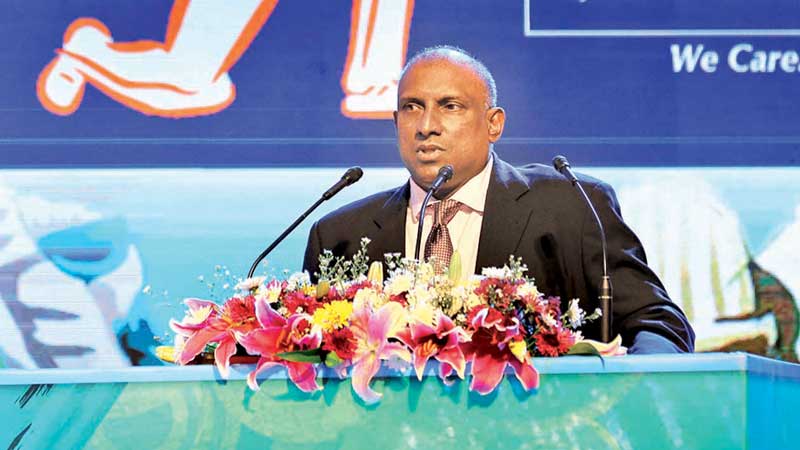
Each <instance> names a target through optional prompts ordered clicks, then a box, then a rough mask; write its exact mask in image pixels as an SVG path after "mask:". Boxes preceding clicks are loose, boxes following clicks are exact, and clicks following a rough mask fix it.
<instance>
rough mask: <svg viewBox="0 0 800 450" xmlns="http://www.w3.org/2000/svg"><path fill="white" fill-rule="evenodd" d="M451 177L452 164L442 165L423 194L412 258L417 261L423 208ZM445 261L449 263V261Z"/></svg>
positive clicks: (423, 213) (423, 215)
mask: <svg viewBox="0 0 800 450" xmlns="http://www.w3.org/2000/svg"><path fill="white" fill-rule="evenodd" d="M451 178H453V166H451V165H450V164H447V165H446V166H442V168H441V169H439V173H438V174H437V175H436V178H435V179H434V180H433V183H431V187H430V189H428V193H427V194H425V200H423V201H422V207H421V208H420V209H419V225H418V226H417V245H416V246H415V247H414V259H416V260H417V261H419V246H420V244H421V243H422V223H423V220H424V218H425V208H427V207H428V201H429V200H430V199H431V196H432V195H433V194H435V193H436V191H438V190H439V188H440V187H442V185H443V184H445V183H447V182H448V181H450V179H451ZM447 262H448V263H449V262H450V261H447Z"/></svg>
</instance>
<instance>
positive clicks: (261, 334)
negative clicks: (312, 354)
mask: <svg viewBox="0 0 800 450" xmlns="http://www.w3.org/2000/svg"><path fill="white" fill-rule="evenodd" d="M256 318H257V319H258V323H259V324H260V325H261V328H258V329H255V330H253V331H250V332H249V333H247V334H242V333H237V334H236V336H237V339H238V341H239V343H240V344H242V346H244V348H245V349H246V350H247V352H248V353H250V354H253V355H261V358H259V360H258V364H257V365H256V368H255V370H253V371H252V372H250V374H248V375H247V385H248V386H250V388H251V389H253V390H254V391H257V390H258V389H259V386H258V381H257V380H256V377H257V376H258V374H259V373H261V372H263V371H264V370H267V369H269V368H271V367H276V366H283V367H285V368H286V371H287V373H288V374H289V379H291V380H292V382H294V384H295V385H296V386H297V387H298V388H299V389H300V390H302V391H304V392H314V391H316V390H319V389H322V388H321V387H320V386H319V384H317V380H316V378H317V369H316V368H315V367H314V365H313V364H312V363H301V362H294V361H286V360H284V359H281V358H280V357H278V356H276V354H277V353H283V352H292V351H299V350H312V349H315V348H319V346H320V344H321V343H322V333H321V332H319V331H313V330H312V329H311V316H309V315H308V314H293V315H292V316H291V317H289V319H288V320H287V319H285V318H284V317H283V316H281V315H280V314H278V312H277V311H275V310H274V309H272V307H270V306H269V304H268V303H267V302H266V301H264V300H263V299H262V300H258V301H256Z"/></svg>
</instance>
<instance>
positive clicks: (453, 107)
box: [444, 103, 461, 111]
mask: <svg viewBox="0 0 800 450" xmlns="http://www.w3.org/2000/svg"><path fill="white" fill-rule="evenodd" d="M444 109H446V110H448V111H458V110H459V109H461V105H460V104H458V103H445V105H444Z"/></svg>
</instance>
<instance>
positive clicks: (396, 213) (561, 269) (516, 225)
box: [303, 47, 694, 353]
mask: <svg viewBox="0 0 800 450" xmlns="http://www.w3.org/2000/svg"><path fill="white" fill-rule="evenodd" d="M496 102H497V91H496V87H495V84H494V80H493V78H492V76H491V74H490V73H489V71H488V70H487V69H486V67H485V66H483V64H482V63H480V62H479V61H477V60H475V59H474V58H472V57H471V56H470V55H468V54H466V53H465V52H464V51H463V50H460V49H458V48H454V47H434V48H431V49H426V50H423V51H422V52H420V53H419V54H417V55H416V56H414V57H413V58H412V59H411V60H409V62H408V64H407V65H406V67H405V68H404V69H403V72H402V74H401V77H400V83H399V87H398V104H397V111H396V112H395V113H394V122H395V128H396V130H397V140H398V147H399V150H400V158H401V159H402V160H403V163H404V164H405V166H406V168H407V169H408V171H409V173H410V174H411V179H410V180H409V182H408V183H406V184H404V185H403V186H401V187H399V188H396V189H393V190H389V191H386V192H381V193H378V194H375V195H372V196H370V197H367V198H365V199H362V200H359V201H357V202H354V203H351V204H349V205H347V206H345V207H343V208H341V209H339V210H337V211H334V212H333V213H331V214H329V215H327V216H326V217H324V218H322V219H321V220H320V221H319V222H317V223H316V224H314V226H313V227H312V229H311V233H310V236H309V241H308V246H307V248H306V254H305V261H304V264H303V267H304V269H306V270H308V271H309V272H310V273H312V274H313V273H314V272H316V271H317V270H318V259H317V257H318V255H319V253H320V252H321V251H322V250H323V249H330V250H332V251H333V253H334V254H335V255H345V256H348V257H350V256H352V255H353V254H354V253H355V252H356V251H357V250H358V248H359V240H360V238H361V237H362V236H366V237H369V238H370V239H371V241H372V242H371V243H370V245H369V257H370V259H372V260H382V259H383V255H384V254H385V253H394V252H402V253H404V254H405V255H406V256H409V257H413V256H414V247H415V245H414V243H415V241H416V234H417V232H416V228H417V223H418V222H417V217H416V216H417V214H418V211H419V208H420V207H421V204H422V199H423V197H424V195H425V190H427V189H428V188H429V187H430V185H431V184H432V182H433V180H434V179H435V177H436V175H437V173H438V171H439V168H441V167H442V166H444V165H446V164H450V165H452V166H453V168H454V173H455V175H454V176H453V178H452V179H451V180H450V181H448V182H447V183H445V184H444V186H443V187H442V189H441V190H440V191H439V192H438V193H437V197H438V199H437V200H435V201H432V203H434V205H433V208H431V207H430V206H429V208H428V210H426V212H425V214H426V220H425V224H426V225H427V226H426V228H425V229H424V230H423V236H422V241H423V242H425V254H424V255H425V256H426V257H428V256H430V255H431V254H434V255H441V254H444V255H448V254H451V253H452V251H453V250H458V252H459V253H460V255H461V258H462V262H463V266H464V267H465V270H466V271H468V272H469V273H475V272H480V270H481V268H483V267H490V266H497V267H501V266H503V265H504V264H505V263H506V262H507V261H508V256H509V255H515V256H517V257H521V258H522V260H523V262H525V263H526V264H527V265H528V267H529V274H530V275H531V276H533V277H534V279H535V281H536V285H537V287H538V288H539V290H540V291H541V292H543V293H545V294H547V295H558V296H560V297H561V298H562V300H563V301H564V302H565V303H566V302H567V301H568V300H569V299H572V298H579V299H580V305H581V307H582V308H583V309H584V310H587V311H593V310H594V309H595V308H596V307H597V306H598V303H599V301H598V292H597V290H598V289H597V288H598V286H599V283H600V278H601V276H602V253H601V245H600V235H599V231H598V229H597V226H596V224H595V222H594V219H593V217H592V215H591V213H590V211H589V209H588V208H587V206H586V204H585V203H584V201H583V200H582V198H581V197H580V194H579V193H577V192H576V191H575V189H574V188H573V186H572V185H571V184H570V183H569V182H568V181H567V180H566V179H565V178H564V177H562V176H561V174H559V173H558V172H556V171H555V170H553V169H552V168H550V167H548V166H543V165H531V166H527V167H525V168H520V169H517V168H514V167H512V166H510V165H509V164H507V163H506V162H504V161H502V160H501V159H499V158H498V157H497V156H496V155H495V154H494V153H493V152H492V144H493V143H495V142H497V141H498V140H499V139H500V136H501V135H502V133H503V126H504V124H505V111H503V109H502V108H499V107H497V105H496ZM580 179H581V184H582V185H583V186H584V187H585V188H586V190H587V192H588V193H589V196H590V197H591V199H592V202H593V203H594V205H595V206H596V208H597V209H598V214H599V215H600V219H601V221H602V222H603V225H604V227H605V229H606V233H607V241H608V267H609V273H610V276H611V280H612V282H613V284H614V296H615V297H614V306H613V330H612V333H613V334H614V335H615V334H617V333H619V334H621V335H622V338H623V344H624V345H626V346H628V347H629V348H630V352H631V353H670V352H691V351H693V349H694V332H693V331H692V328H691V326H690V325H689V322H688V320H687V319H686V316H685V315H684V314H683V312H681V310H680V309H679V308H678V307H677V306H675V305H674V304H673V303H672V302H671V301H670V299H669V297H668V296H667V293H666V292H665V290H664V288H663V286H662V284H661V282H660V281H659V280H658V278H657V277H656V275H655V274H654V273H653V272H652V271H651V270H650V269H649V268H648V267H647V265H646V260H645V255H644V250H643V249H642V246H641V244H640V242H639V240H638V239H637V238H636V236H635V235H634V234H633V232H632V231H631V230H630V229H629V228H628V227H627V226H626V225H625V223H624V222H623V221H622V217H621V216H620V213H619V207H618V205H617V201H616V197H615V194H614V191H613V190H612V189H611V187H609V186H608V185H606V184H604V183H602V182H601V181H599V180H596V179H593V178H590V177H585V176H581V178H580ZM442 211H447V212H448V213H447V214H445V213H443V212H442ZM428 216H430V217H428ZM451 216H452V217H451ZM434 222H436V223H434ZM432 229H435V231H436V232H435V233H431V230H432ZM443 230H444V238H445V239H442V237H443V236H442V231H443ZM442 241H445V244H444V245H442V244H441V242H442ZM448 245H449V247H448ZM443 247H444V248H445V250H447V251H449V253H448V252H447V251H445V253H441V249H442V248H443ZM421 256H422V255H421ZM445 260H447V261H449V259H447V257H446V256H445ZM583 332H584V335H585V336H587V337H590V338H594V339H597V338H598V336H599V323H597V322H595V323H592V324H589V325H586V326H585V327H584V328H583Z"/></svg>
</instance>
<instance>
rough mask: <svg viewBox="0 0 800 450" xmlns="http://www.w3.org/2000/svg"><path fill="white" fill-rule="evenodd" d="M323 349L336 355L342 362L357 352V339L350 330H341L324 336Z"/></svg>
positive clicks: (326, 333)
mask: <svg viewBox="0 0 800 450" xmlns="http://www.w3.org/2000/svg"><path fill="white" fill-rule="evenodd" d="M322 349H323V350H327V351H329V352H334V353H336V356H338V357H339V358H340V359H342V360H346V359H350V358H352V357H353V355H354V354H355V351H356V339H355V336H353V332H352V331H350V329H349V328H339V329H336V330H333V331H331V332H325V333H323V335H322Z"/></svg>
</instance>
